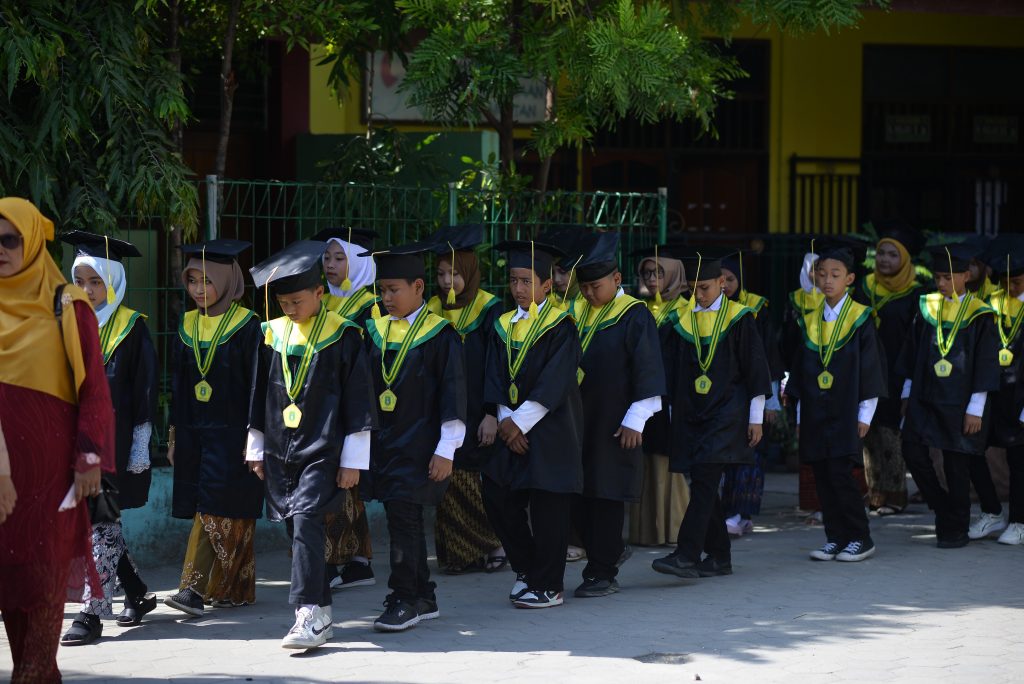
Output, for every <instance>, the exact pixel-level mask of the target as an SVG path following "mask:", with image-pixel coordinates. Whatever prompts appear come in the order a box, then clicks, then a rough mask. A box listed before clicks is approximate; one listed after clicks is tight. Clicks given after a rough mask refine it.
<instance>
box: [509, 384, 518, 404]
mask: <svg viewBox="0 0 1024 684" xmlns="http://www.w3.org/2000/svg"><path fill="white" fill-rule="evenodd" d="M508 400H509V401H511V402H512V403H513V404H518V403H519V388H518V387H516V383H514V382H513V383H512V384H511V385H509V386H508Z"/></svg>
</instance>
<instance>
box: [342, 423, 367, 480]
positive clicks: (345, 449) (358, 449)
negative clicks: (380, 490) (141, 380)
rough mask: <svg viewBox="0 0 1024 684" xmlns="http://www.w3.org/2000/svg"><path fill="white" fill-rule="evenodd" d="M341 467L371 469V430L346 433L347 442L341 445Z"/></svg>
mask: <svg viewBox="0 0 1024 684" xmlns="http://www.w3.org/2000/svg"><path fill="white" fill-rule="evenodd" d="M341 467H342V468H353V469H355V470H369V469H370V431H369V430H363V431H362V432H353V433H352V434H351V435H345V443H344V445H343V446H342V447H341Z"/></svg>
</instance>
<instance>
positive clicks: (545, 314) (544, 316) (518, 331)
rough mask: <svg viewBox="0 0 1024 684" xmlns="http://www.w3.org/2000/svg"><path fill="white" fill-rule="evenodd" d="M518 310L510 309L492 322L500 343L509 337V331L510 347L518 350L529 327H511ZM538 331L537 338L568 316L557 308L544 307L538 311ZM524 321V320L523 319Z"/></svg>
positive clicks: (524, 325) (527, 325)
mask: <svg viewBox="0 0 1024 684" xmlns="http://www.w3.org/2000/svg"><path fill="white" fill-rule="evenodd" d="M518 311H519V309H512V310H511V311H506V312H505V313H503V314H501V316H499V317H498V320H496V321H494V328H495V329H496V330H497V331H498V335H499V336H500V337H501V341H502V342H505V341H506V340H507V339H508V336H509V329H511V331H512V347H513V348H518V347H519V345H521V344H522V343H523V341H524V340H525V339H526V333H527V332H528V331H529V329H530V326H529V324H528V322H527V323H526V324H523V325H512V317H513V316H515V315H516V313H517V312H518ZM539 316H540V329H539V331H538V332H537V338H536V339H538V340H539V339H540V338H541V336H542V335H543V334H544V333H546V332H547V331H549V330H551V329H552V328H554V327H555V326H556V325H558V324H559V323H560V322H561V321H562V319H564V318H567V317H568V316H569V314H568V313H567V312H565V311H562V310H561V309H559V308H558V307H557V306H550V305H544V307H543V308H541V310H540V314H539ZM524 320H525V319H524Z"/></svg>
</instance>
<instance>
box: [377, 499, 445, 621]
mask: <svg viewBox="0 0 1024 684" xmlns="http://www.w3.org/2000/svg"><path fill="white" fill-rule="evenodd" d="M384 512H385V513H386V514H387V518H388V539H389V542H390V545H391V576H390V577H388V587H390V588H391V591H392V592H393V593H394V595H395V597H396V598H398V599H399V600H401V601H405V602H406V603H413V602H414V601H415V600H416V599H418V598H426V599H430V600H431V601H433V600H435V596H434V588H435V587H436V586H437V585H435V584H434V583H433V582H431V581H430V568H428V567H427V538H426V535H425V534H424V532H423V505H422V504H418V503H411V502H409V501H385V502H384Z"/></svg>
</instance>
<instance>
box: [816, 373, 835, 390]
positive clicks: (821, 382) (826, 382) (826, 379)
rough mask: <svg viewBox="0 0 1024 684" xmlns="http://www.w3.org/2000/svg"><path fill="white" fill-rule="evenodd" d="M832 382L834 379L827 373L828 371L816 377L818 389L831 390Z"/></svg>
mask: <svg viewBox="0 0 1024 684" xmlns="http://www.w3.org/2000/svg"><path fill="white" fill-rule="evenodd" d="M834 381H835V378H834V377H832V374H831V373H829V372H828V371H822V372H821V373H820V374H819V375H818V388H819V389H823V390H827V389H832V383H833V382H834Z"/></svg>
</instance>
